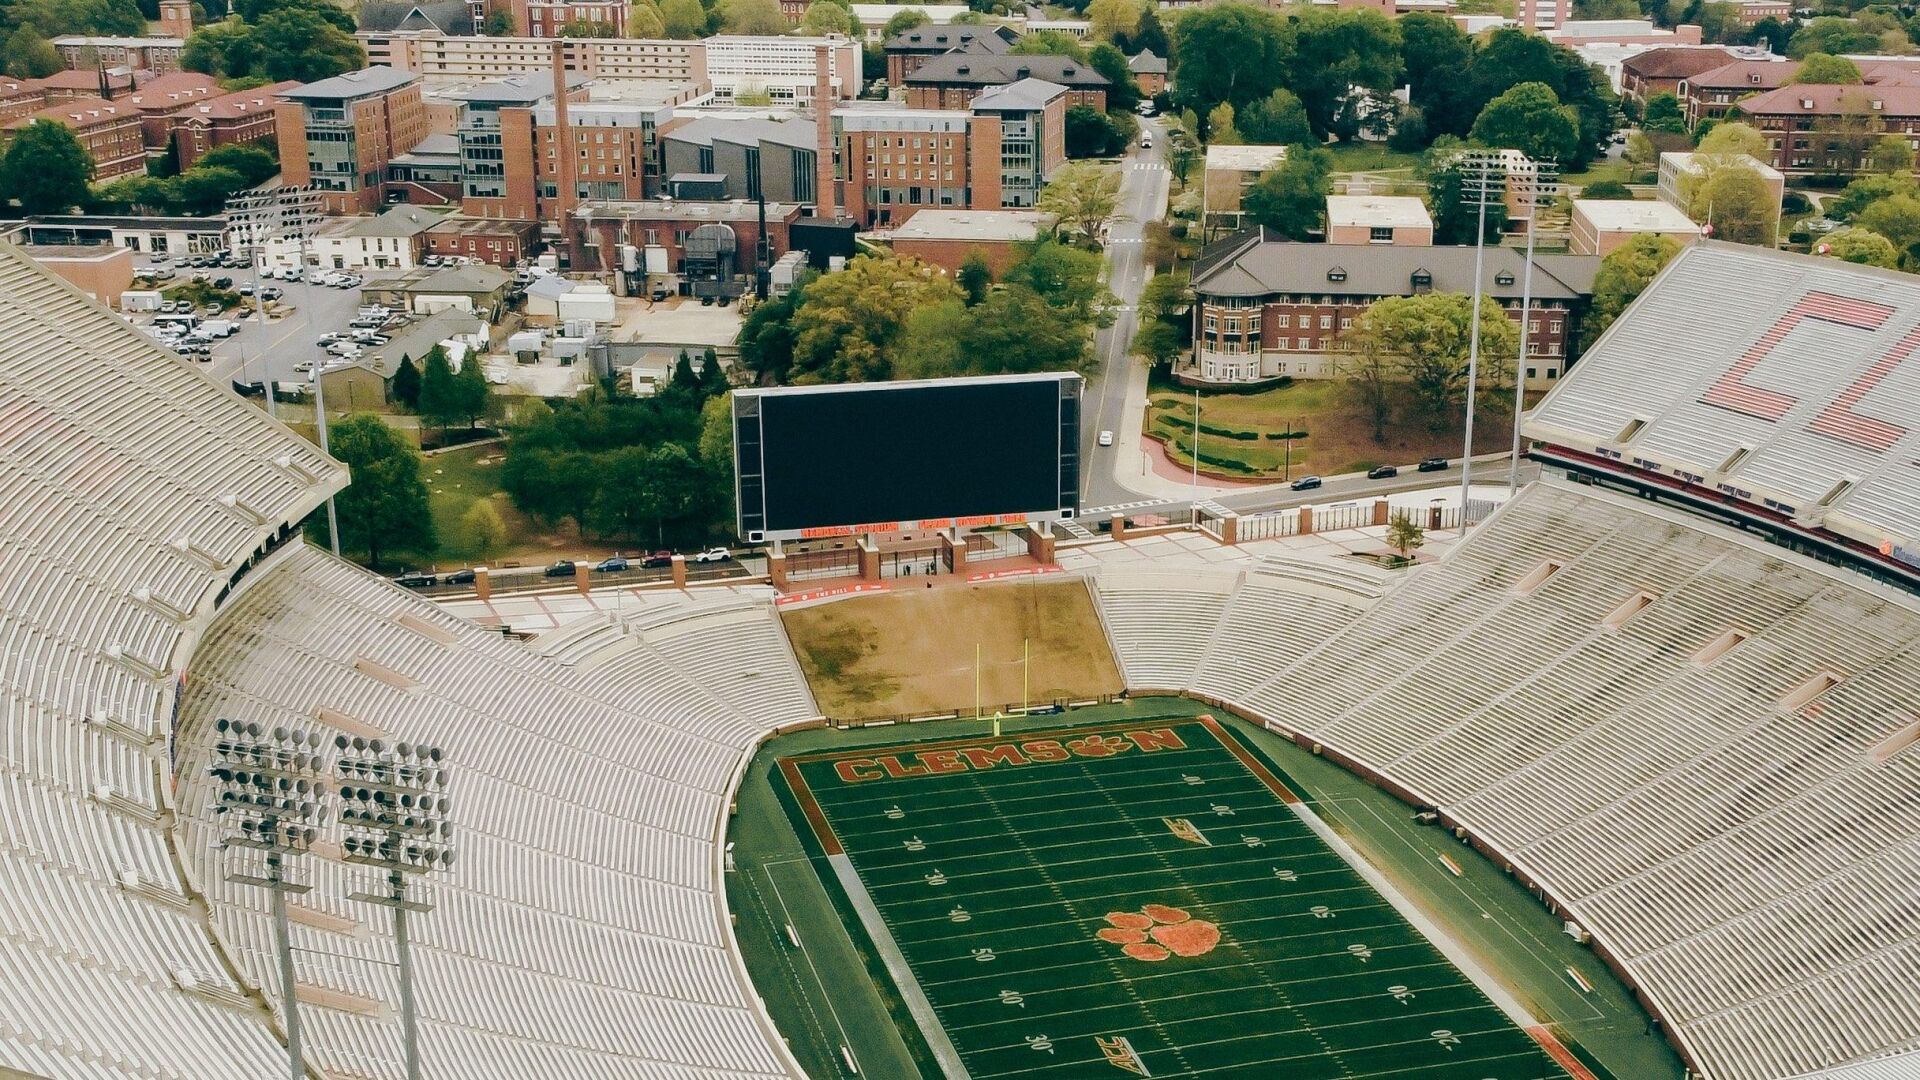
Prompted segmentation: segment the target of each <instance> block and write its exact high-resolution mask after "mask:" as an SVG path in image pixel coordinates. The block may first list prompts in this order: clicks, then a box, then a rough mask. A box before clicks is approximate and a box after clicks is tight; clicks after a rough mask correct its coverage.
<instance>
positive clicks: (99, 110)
mask: <svg viewBox="0 0 1920 1080" xmlns="http://www.w3.org/2000/svg"><path fill="white" fill-rule="evenodd" d="M39 120H48V121H51V122H53V123H56V124H59V125H61V126H62V127H65V128H67V129H68V130H70V131H72V132H73V137H74V138H75V139H77V140H79V142H80V146H81V148H82V149H84V150H86V152H87V153H88V155H90V156H91V157H92V158H93V170H94V171H93V177H94V180H95V181H107V180H117V179H119V178H120V177H123V176H133V175H135V174H140V173H145V172H146V171H147V148H146V141H145V139H144V138H142V136H141V128H140V113H139V112H138V111H137V110H135V109H134V108H133V107H132V106H130V105H128V104H126V103H125V102H114V101H108V100H106V99H105V98H97V97H83V98H73V99H70V100H67V101H63V102H61V103H60V104H58V105H51V106H48V107H46V108H44V109H41V110H39V111H38V112H34V113H31V114H29V115H27V116H23V117H21V118H20V119H18V120H15V121H13V122H12V123H10V124H8V125H7V128H6V141H7V142H12V141H13V137H14V136H15V135H18V134H19V133H20V131H21V129H23V128H25V127H27V126H28V125H30V124H32V123H34V122H36V121H39Z"/></svg>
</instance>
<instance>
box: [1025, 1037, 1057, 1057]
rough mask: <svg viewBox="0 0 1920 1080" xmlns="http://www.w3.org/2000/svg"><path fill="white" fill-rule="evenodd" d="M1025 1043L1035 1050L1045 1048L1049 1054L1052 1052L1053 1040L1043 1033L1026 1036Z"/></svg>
mask: <svg viewBox="0 0 1920 1080" xmlns="http://www.w3.org/2000/svg"><path fill="white" fill-rule="evenodd" d="M1027 1045H1028V1046H1031V1047H1033V1048H1034V1049H1035V1050H1045V1051H1046V1052H1047V1053H1049V1054H1051V1053H1053V1040H1052V1039H1049V1038H1047V1037H1046V1036H1045V1035H1029V1036H1027Z"/></svg>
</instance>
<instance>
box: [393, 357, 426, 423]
mask: <svg viewBox="0 0 1920 1080" xmlns="http://www.w3.org/2000/svg"><path fill="white" fill-rule="evenodd" d="M387 399H388V400H389V401H392V402H393V403H394V404H396V405H399V406H401V407H402V408H405V409H406V410H408V411H409V412H411V411H413V410H414V409H417V408H419V407H420V369H419V368H417V367H415V366H414V364H413V357H411V356H406V355H402V356H401V357H400V366H399V367H397V368H394V369H393V381H391V382H389V383H388V384H387Z"/></svg>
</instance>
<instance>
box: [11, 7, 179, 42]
mask: <svg viewBox="0 0 1920 1080" xmlns="http://www.w3.org/2000/svg"><path fill="white" fill-rule="evenodd" d="M9 14H10V15H11V17H12V18H11V21H12V23H13V25H15V26H17V27H27V28H31V29H32V30H33V32H34V33H36V34H39V35H40V36H41V37H44V38H56V37H60V36H62V35H65V34H86V35H91V36H95V37H142V36H144V35H145V34H146V32H147V18H146V16H145V15H143V14H141V12H140V7H139V5H138V4H136V3H134V0H21V2H19V3H16V4H13V5H12V6H11V8H10V9H9Z"/></svg>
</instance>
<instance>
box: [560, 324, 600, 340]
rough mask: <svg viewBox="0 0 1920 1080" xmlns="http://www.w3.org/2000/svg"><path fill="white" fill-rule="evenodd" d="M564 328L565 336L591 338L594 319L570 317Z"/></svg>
mask: <svg viewBox="0 0 1920 1080" xmlns="http://www.w3.org/2000/svg"><path fill="white" fill-rule="evenodd" d="M562 329H563V330H564V331H565V334H564V335H563V336H565V337H571V338H590V337H592V336H593V320H592V319H568V320H567V321H566V325H565V326H564V327H562Z"/></svg>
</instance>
